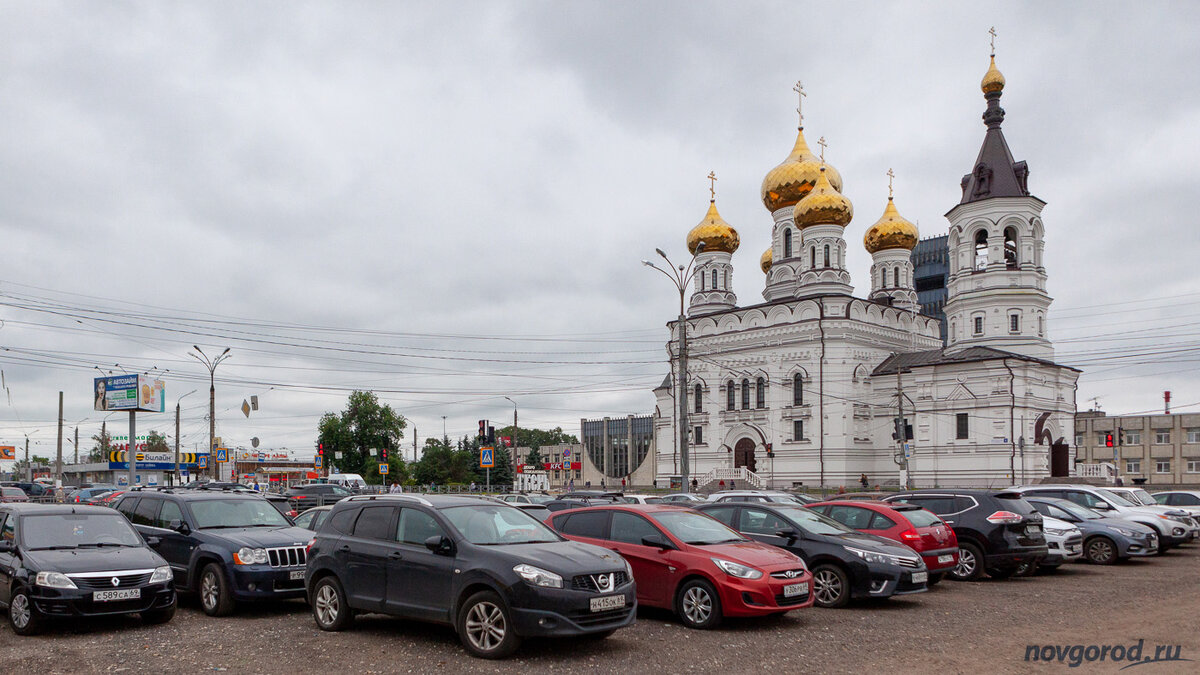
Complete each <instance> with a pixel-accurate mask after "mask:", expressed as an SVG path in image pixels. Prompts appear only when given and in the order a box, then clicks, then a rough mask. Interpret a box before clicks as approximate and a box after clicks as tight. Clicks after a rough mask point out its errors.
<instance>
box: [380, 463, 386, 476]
mask: <svg viewBox="0 0 1200 675" xmlns="http://www.w3.org/2000/svg"><path fill="white" fill-rule="evenodd" d="M387 472H388V465H387V464H384V463H380V465H379V475H380V476H386V475H387Z"/></svg>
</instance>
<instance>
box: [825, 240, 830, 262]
mask: <svg viewBox="0 0 1200 675" xmlns="http://www.w3.org/2000/svg"><path fill="white" fill-rule="evenodd" d="M825 266H826V267H829V244H825Z"/></svg>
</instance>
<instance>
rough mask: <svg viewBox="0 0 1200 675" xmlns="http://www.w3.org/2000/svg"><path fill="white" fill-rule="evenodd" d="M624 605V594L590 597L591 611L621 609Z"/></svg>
mask: <svg viewBox="0 0 1200 675" xmlns="http://www.w3.org/2000/svg"><path fill="white" fill-rule="evenodd" d="M624 606H625V596H623V595H606V596H604V597H601V598H592V611H593V612H604V611H607V610H610V609H621V608H622V607H624Z"/></svg>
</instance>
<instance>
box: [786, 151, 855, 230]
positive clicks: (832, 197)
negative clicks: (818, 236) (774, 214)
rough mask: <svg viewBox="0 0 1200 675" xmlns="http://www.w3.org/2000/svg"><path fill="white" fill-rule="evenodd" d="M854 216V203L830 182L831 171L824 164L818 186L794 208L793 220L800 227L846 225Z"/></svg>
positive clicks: (818, 176)
mask: <svg viewBox="0 0 1200 675" xmlns="http://www.w3.org/2000/svg"><path fill="white" fill-rule="evenodd" d="M853 218H854V205H853V204H851V203H850V200H849V199H846V197H845V196H844V195H842V193H841V192H838V191H837V190H836V189H835V188H834V187H833V185H832V184H831V183H830V182H829V173H828V172H827V171H826V170H825V167H824V166H822V167H821V169H820V171H819V172H818V174H817V184H816V187H814V188H813V189H812V191H811V192H809V193H808V194H807V195H805V196H804V199H801V200H800V201H799V202H798V203H797V204H796V208H795V209H793V210H792V220H793V221H794V222H795V223H796V226H797V227H799V228H800V229H802V230H803V229H804V228H806V227H812V226H813V225H840V226H842V227H845V226H847V225H849V224H850V220H851V219H853Z"/></svg>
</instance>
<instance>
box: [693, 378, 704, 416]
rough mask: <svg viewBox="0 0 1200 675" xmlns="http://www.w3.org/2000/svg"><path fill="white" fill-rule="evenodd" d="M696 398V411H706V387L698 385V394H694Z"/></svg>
mask: <svg viewBox="0 0 1200 675" xmlns="http://www.w3.org/2000/svg"><path fill="white" fill-rule="evenodd" d="M692 398H694V399H695V400H696V408H695V410H696V412H704V387H701V386H700V385H698V384H697V385H696V394H695V396H693V397H692Z"/></svg>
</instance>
